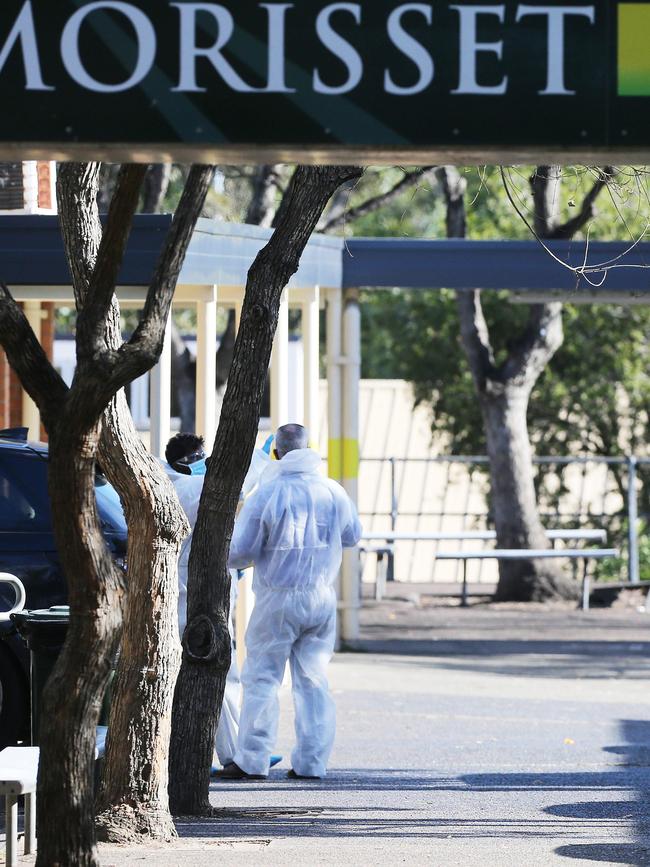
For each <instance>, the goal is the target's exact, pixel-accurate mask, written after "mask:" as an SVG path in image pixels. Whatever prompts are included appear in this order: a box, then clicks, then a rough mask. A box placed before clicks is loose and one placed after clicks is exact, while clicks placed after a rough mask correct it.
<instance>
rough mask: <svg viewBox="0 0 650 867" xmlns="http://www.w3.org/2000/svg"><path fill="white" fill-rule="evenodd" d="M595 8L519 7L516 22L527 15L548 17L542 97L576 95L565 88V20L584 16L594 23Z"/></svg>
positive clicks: (573, 91)
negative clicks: (544, 79) (573, 16)
mask: <svg viewBox="0 0 650 867" xmlns="http://www.w3.org/2000/svg"><path fill="white" fill-rule="evenodd" d="M594 12H595V10H594V7H593V6H518V7H517V15H516V18H515V21H517V22H519V21H521V19H522V18H525V17H526V16H527V15H546V16H547V18H548V40H547V57H546V87H545V88H544V90H539V91H538V93H539V94H540V96H542V95H543V96H564V95H570V94H573V93H575V90H567V88H566V87H565V86H564V19H565V17H566V16H567V15H582V16H583V17H584V18H588V19H589V21H590V23H591V24H593V23H594Z"/></svg>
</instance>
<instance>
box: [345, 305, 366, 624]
mask: <svg viewBox="0 0 650 867" xmlns="http://www.w3.org/2000/svg"><path fill="white" fill-rule="evenodd" d="M343 356H344V364H343V383H342V385H343V397H342V404H343V443H342V448H341V451H342V456H343V472H342V478H343V486H344V488H345V490H346V491H347V493H348V496H349V497H350V499H351V500H352V502H353V503H354V504H355V505H357V501H358V477H359V380H360V378H361V315H360V310H359V292H358V290H357V289H346V290H345V296H344V304H343ZM359 578H360V564H359V549H358V548H347V549H345V550H344V553H343V566H342V571H341V601H342V602H343V609H342V614H341V639H342V640H343V641H356V640H357V639H358V638H359V604H360V600H359V590H360V587H359Z"/></svg>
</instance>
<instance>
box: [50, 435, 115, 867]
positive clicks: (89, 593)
mask: <svg viewBox="0 0 650 867" xmlns="http://www.w3.org/2000/svg"><path fill="white" fill-rule="evenodd" d="M49 434H50V460H49V488H50V498H51V502H52V516H53V521H52V523H53V527H54V533H55V536H56V542H57V548H58V551H59V556H60V558H61V565H62V567H63V571H64V573H65V575H66V578H67V583H68V596H69V600H70V626H69V627H68V634H67V638H66V642H65V645H64V647H63V650H62V652H61V655H60V656H59V659H58V661H57V664H56V666H55V669H54V672H53V673H52V676H51V677H50V679H49V680H48V683H47V686H46V688H45V690H44V693H43V716H42V720H43V724H42V726H41V731H40V733H39V738H40V748H41V762H40V766H39V774H38V789H37V805H38V806H37V809H38V812H39V816H40V821H39V845H38V853H37V858H36V864H37V865H38V867H52V865H54V864H56V865H60V867H79V865H81V867H86V865H96V864H98V863H99V862H98V859H97V853H96V846H95V840H94V829H93V814H92V806H93V805H92V799H91V798H88V797H85V795H86V793H90V792H92V787H93V774H94V744H95V727H96V726H97V721H98V719H99V712H100V709H101V704H102V699H103V696H104V693H105V691H106V686H107V684H108V678H109V674H110V669H111V662H112V659H113V657H114V654H115V650H116V648H117V642H118V640H119V626H120V623H121V620H122V612H123V607H124V602H125V588H124V576H123V575H122V573H121V571H120V570H119V569H118V568H117V566H116V565H115V564H114V563H113V561H112V559H111V557H110V555H109V553H108V550H107V548H106V545H105V543H104V539H103V537H102V534H101V531H100V527H99V520H98V517H97V512H96V505H95V490H94V473H95V457H96V450H97V444H98V440H99V425H98V426H97V427H96V428H95V429H94V430H93V431H91V432H89V433H88V434H86V435H85V436H83V437H82V438H81V439H79V438H78V436H76V435H75V433H74V432H73V431H71V429H70V428H69V427H68V426H67V425H60V426H55V427H54V428H53V429H50V431H49ZM98 578H99V580H98ZM90 661H91V664H89V662H90Z"/></svg>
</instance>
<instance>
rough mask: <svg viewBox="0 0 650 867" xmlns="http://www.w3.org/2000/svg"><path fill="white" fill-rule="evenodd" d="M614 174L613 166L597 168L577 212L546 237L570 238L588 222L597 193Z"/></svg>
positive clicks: (592, 213) (591, 215)
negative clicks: (595, 177) (591, 184)
mask: <svg viewBox="0 0 650 867" xmlns="http://www.w3.org/2000/svg"><path fill="white" fill-rule="evenodd" d="M615 174H616V168H615V167H614V166H604V168H602V169H598V177H597V179H596V180H595V182H594V184H593V186H592V188H591V189H590V190H589V192H588V193H587V195H586V196H585V197H584V199H583V200H582V205H581V206H580V210H579V211H578V213H577V214H576V215H575V217H573V218H572V219H571V220H567V221H566V223H562V225H560V226H557V227H556V228H555V229H554V230H553V231H552V232H551V234H550V235H548V237H549V238H553V239H556V240H564V239H568V238H572V237H573V236H574V235H575V233H576V232H579V231H580V229H582V227H583V226H584V225H585V224H586V223H587V222H589V220H591V219H592V217H594V215H595V211H596V208H595V204H596V199H597V198H598V194H599V193H600V191H601V190H602V189H603V188H604V187H606V186H607V184H608V183H609V181H610V180H611V179H612V178H613V177H614V175H615Z"/></svg>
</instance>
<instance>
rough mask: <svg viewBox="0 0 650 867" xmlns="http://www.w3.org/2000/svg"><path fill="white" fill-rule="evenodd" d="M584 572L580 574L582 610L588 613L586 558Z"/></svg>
mask: <svg viewBox="0 0 650 867" xmlns="http://www.w3.org/2000/svg"><path fill="white" fill-rule="evenodd" d="M584 563H585V565H584V572H583V574H582V610H583V611H589V591H590V587H589V584H590V582H589V573H588V571H587V558H586V557H585V561H584Z"/></svg>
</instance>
